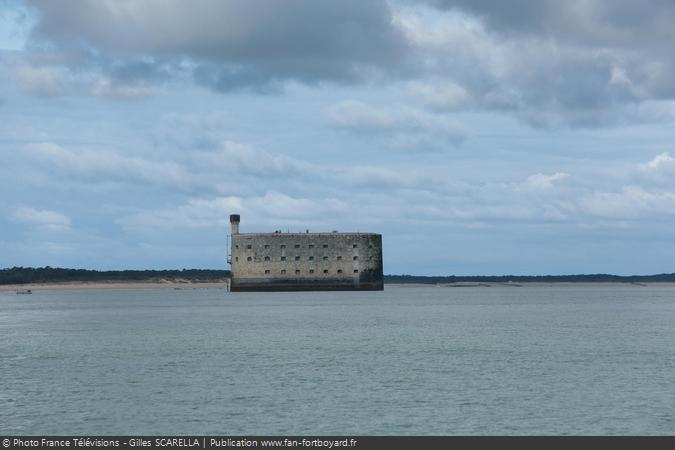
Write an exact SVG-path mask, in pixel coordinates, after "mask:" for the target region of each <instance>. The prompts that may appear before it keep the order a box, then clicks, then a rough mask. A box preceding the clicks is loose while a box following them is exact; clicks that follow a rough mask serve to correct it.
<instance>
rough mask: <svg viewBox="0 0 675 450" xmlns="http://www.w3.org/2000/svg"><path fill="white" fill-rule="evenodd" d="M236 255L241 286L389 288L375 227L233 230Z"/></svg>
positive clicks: (234, 285) (235, 278)
mask: <svg viewBox="0 0 675 450" xmlns="http://www.w3.org/2000/svg"><path fill="white" fill-rule="evenodd" d="M237 219H238V217H237ZM237 226H238V220H237ZM237 231H238V228H237ZM231 261H232V281H231V290H232V291H235V292H236V291H284V290H288V291H295V290H381V289H383V280H384V277H383V271H382V236H381V235H380V234H375V233H337V232H334V233H281V232H276V233H233V234H232V259H231Z"/></svg>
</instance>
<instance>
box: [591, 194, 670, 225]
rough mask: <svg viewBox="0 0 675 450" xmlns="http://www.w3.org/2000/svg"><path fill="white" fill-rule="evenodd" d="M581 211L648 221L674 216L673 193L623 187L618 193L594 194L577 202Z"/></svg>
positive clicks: (608, 216)
mask: <svg viewBox="0 0 675 450" xmlns="http://www.w3.org/2000/svg"><path fill="white" fill-rule="evenodd" d="M579 207H580V209H581V210H582V211H584V212H586V213H590V214H592V215H596V216H599V217H605V218H614V219H637V220H643V221H648V220H650V219H653V218H654V217H663V216H664V215H665V216H672V215H673V214H675V193H671V192H649V191H646V190H645V189H643V188H642V187H639V186H625V187H623V188H622V189H621V190H620V191H618V192H595V193H593V194H591V195H588V196H585V197H583V198H581V199H580V200H579Z"/></svg>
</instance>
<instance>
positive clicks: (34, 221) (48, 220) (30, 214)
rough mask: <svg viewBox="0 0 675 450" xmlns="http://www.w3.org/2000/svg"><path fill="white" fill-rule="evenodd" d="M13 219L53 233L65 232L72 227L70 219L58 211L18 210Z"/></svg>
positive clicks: (26, 208)
mask: <svg viewBox="0 0 675 450" xmlns="http://www.w3.org/2000/svg"><path fill="white" fill-rule="evenodd" d="M13 219H14V220H15V221H17V222H20V223H24V224H27V225H32V226H36V227H39V228H43V229H46V230H51V231H65V230H68V229H69V228H70V225H71V222H70V219H69V218H68V217H67V216H65V215H64V214H61V213H59V212H57V211H50V210H47V209H34V208H29V207H22V208H18V209H17V210H16V211H15V212H14V215H13Z"/></svg>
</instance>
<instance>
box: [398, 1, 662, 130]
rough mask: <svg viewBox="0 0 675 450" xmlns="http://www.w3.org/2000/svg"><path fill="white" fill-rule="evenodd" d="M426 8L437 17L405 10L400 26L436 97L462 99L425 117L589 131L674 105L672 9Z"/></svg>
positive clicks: (555, 5) (436, 104)
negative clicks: (446, 87) (477, 113)
mask: <svg viewBox="0 0 675 450" xmlns="http://www.w3.org/2000/svg"><path fill="white" fill-rule="evenodd" d="M427 3H428V4H431V5H433V6H434V7H436V8H439V10H440V12H439V11H438V10H436V13H437V14H436V15H434V14H424V13H422V12H421V10H414V9H413V10H407V11H405V12H404V13H403V14H402V17H401V19H400V23H401V26H402V28H403V29H404V30H406V34H407V35H408V37H409V39H410V40H411V41H412V42H414V43H415V44H416V45H417V47H418V49H419V52H421V53H423V54H425V55H426V61H427V69H428V72H429V73H431V74H434V76H435V77H437V78H438V79H440V80H436V83H438V84H439V86H441V87H439V88H437V89H436V90H437V91H438V92H440V93H441V94H442V96H445V97H447V96H448V95H449V94H452V93H453V92H452V91H451V92H444V91H443V88H442V86H443V83H445V84H447V83H448V82H449V83H451V84H454V85H456V86H457V87H458V88H459V89H460V91H457V90H455V92H454V94H457V93H460V94H461V93H466V94H467V95H466V96H463V97H460V98H459V100H462V101H461V102H459V103H458V102H457V101H456V100H457V99H454V100H455V101H453V98H452V95H450V96H449V100H450V101H448V102H447V103H444V102H442V101H439V100H438V99H433V98H432V99H431V100H430V101H428V102H427V103H428V104H429V107H430V108H432V109H435V110H443V109H447V110H456V109H457V108H458V107H459V108H464V109H466V108H477V109H487V110H500V111H505V112H512V113H515V114H516V115H518V116H519V117H520V118H521V119H523V120H525V121H526V122H528V123H530V124H532V125H535V126H550V125H572V126H585V127H596V126H603V125H613V124H616V123H621V122H626V121H634V120H636V119H637V120H641V118H640V117H636V116H635V114H634V111H632V109H634V107H635V106H636V105H639V104H641V103H643V102H645V101H649V100H657V101H658V100H669V99H672V98H673V97H674V96H675V79H673V78H672V77H671V76H669V75H668V74H670V73H672V72H673V71H674V70H675V57H674V56H673V53H672V51H671V49H670V48H669V47H670V44H669V43H670V42H672V40H673V38H675V28H673V27H672V26H671V24H672V23H673V20H675V4H673V3H672V2H663V1H652V2H647V4H644V3H636V2H629V1H601V0H590V1H588V0H584V1H581V0H579V1H576V0H572V1H569V2H567V1H565V2H558V1H552V0H551V1H549V0H543V1H538V0H531V1H530V0H517V1H514V2H492V1H463V0H457V1H452V0H448V1H443V0H438V1H430V2H427ZM439 14H440V15H441V16H443V15H444V14H445V15H446V17H445V18H440V19H439V18H438V17H437V15H439ZM458 17H460V18H461V19H458ZM432 78H433V77H432ZM429 90H432V91H433V89H429V88H427V91H429ZM427 93H428V92H427ZM644 120H649V118H645V119H644Z"/></svg>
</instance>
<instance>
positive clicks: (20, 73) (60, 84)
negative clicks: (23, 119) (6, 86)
mask: <svg viewBox="0 0 675 450" xmlns="http://www.w3.org/2000/svg"><path fill="white" fill-rule="evenodd" d="M14 76H15V79H16V80H17V81H18V83H19V86H20V87H21V88H22V89H23V90H24V91H26V92H28V93H30V94H33V95H38V96H47V97H52V96H58V95H64V94H65V93H67V92H68V91H70V90H71V84H72V82H73V80H72V78H71V76H70V73H69V72H68V70H67V69H66V68H64V67H59V66H32V65H29V64H20V65H18V66H17V67H15V69H14Z"/></svg>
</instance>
